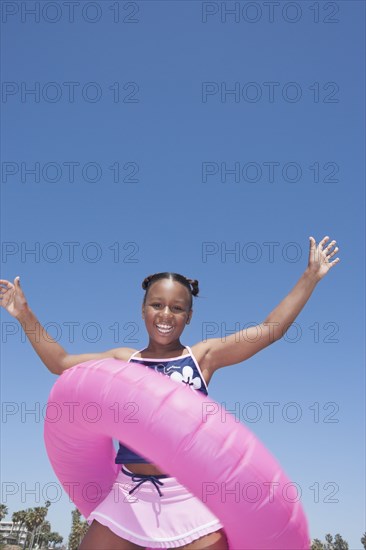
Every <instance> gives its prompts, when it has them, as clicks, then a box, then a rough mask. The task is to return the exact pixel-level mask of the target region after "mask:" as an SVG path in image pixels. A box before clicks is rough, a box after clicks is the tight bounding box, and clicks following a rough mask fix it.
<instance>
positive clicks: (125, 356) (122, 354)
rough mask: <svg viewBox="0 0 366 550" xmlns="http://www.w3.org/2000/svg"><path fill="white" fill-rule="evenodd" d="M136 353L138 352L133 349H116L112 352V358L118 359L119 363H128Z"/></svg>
mask: <svg viewBox="0 0 366 550" xmlns="http://www.w3.org/2000/svg"><path fill="white" fill-rule="evenodd" d="M136 351H138V350H137V349H134V348H116V349H115V350H114V358H115V359H120V360H121V361H128V360H129V358H130V357H131V355H132V354H133V353H135V352H136Z"/></svg>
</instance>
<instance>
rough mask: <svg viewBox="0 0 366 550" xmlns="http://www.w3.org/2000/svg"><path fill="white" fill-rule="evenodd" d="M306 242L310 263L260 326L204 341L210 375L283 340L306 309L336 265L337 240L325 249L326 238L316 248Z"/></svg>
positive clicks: (312, 239)
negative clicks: (304, 308)
mask: <svg viewBox="0 0 366 550" xmlns="http://www.w3.org/2000/svg"><path fill="white" fill-rule="evenodd" d="M309 240H310V243H309V244H310V250H309V260H308V266H307V268H306V270H305V272H304V273H303V274H302V276H301V277H300V279H299V280H298V282H297V283H296V285H295V286H294V287H293V289H292V290H291V291H290V292H289V294H288V295H287V296H286V297H285V298H284V299H283V300H282V302H280V303H279V304H278V306H277V307H276V308H275V309H274V310H273V311H272V312H271V313H270V314H269V315H267V317H266V318H265V320H264V321H263V322H262V323H260V324H259V325H256V326H254V327H250V328H248V329H246V330H242V331H239V332H237V333H235V334H232V335H230V336H228V337H227V338H225V340H224V341H223V340H222V339H221V338H212V339H210V340H208V341H207V342H206V346H207V352H206V353H207V363H208V365H209V368H210V371H211V372H214V371H215V370H216V369H219V368H221V367H226V366H229V365H234V364H236V363H240V362H242V361H245V360H246V359H248V358H249V357H252V356H253V355H255V354H256V353H258V352H259V351H261V350H262V349H264V348H265V347H267V346H268V345H269V344H273V342H275V341H276V340H279V339H280V338H282V336H284V334H285V332H286V330H287V329H288V327H289V326H290V325H291V324H292V323H293V322H294V320H295V319H296V317H297V316H298V315H299V313H300V311H301V310H302V309H303V307H304V306H305V304H306V302H307V301H308V299H309V298H310V296H311V294H312V292H313V290H314V288H315V286H316V285H317V283H318V282H319V281H320V280H321V279H322V278H323V277H324V276H325V275H326V274H327V273H328V271H329V269H330V268H332V267H333V266H334V265H336V263H338V262H339V258H336V259H335V260H333V261H332V262H330V261H329V260H330V259H331V258H332V257H333V256H334V255H335V254H336V253H337V252H338V250H339V249H338V247H336V248H334V249H333V250H332V248H333V247H334V245H335V243H336V241H332V242H330V243H329V244H328V245H327V246H325V245H326V242H327V241H329V237H324V238H323V239H322V240H321V241H320V243H319V244H318V246H316V242H315V239H314V238H313V237H309Z"/></svg>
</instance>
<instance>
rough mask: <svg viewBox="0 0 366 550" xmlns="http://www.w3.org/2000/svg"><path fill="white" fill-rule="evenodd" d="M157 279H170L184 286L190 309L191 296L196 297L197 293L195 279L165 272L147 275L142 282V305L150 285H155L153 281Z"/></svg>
mask: <svg viewBox="0 0 366 550" xmlns="http://www.w3.org/2000/svg"><path fill="white" fill-rule="evenodd" d="M159 279H170V280H171V281H177V282H178V283H181V284H182V285H184V286H185V287H186V288H187V289H188V290H189V293H190V296H191V304H190V309H191V308H192V296H197V295H198V292H199V288H198V281H197V279H188V278H187V277H184V275H179V273H170V272H167V271H165V272H164V273H154V274H153V275H148V276H147V277H145V279H144V280H143V281H142V285H141V286H142V288H143V289H144V290H145V296H144V302H143V303H144V304H145V302H146V296H147V292H148V290H149V287H150V285H151V284H152V283H155V281H159Z"/></svg>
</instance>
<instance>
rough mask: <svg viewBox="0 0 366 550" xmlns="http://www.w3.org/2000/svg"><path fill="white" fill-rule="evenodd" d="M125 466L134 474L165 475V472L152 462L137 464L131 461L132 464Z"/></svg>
mask: <svg viewBox="0 0 366 550" xmlns="http://www.w3.org/2000/svg"><path fill="white" fill-rule="evenodd" d="M126 467H127V469H128V470H130V471H131V472H133V473H134V474H137V475H138V474H143V475H151V476H157V475H161V474H164V475H167V476H169V474H167V473H166V472H162V471H161V470H159V469H158V468H157V467H156V466H154V464H139V463H135V462H134V463H132V464H126Z"/></svg>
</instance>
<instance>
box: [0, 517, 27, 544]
mask: <svg viewBox="0 0 366 550" xmlns="http://www.w3.org/2000/svg"><path fill="white" fill-rule="evenodd" d="M19 526H20V523H14V522H13V521H0V535H1V537H2V540H3V542H5V544H15V543H16V540H17V537H18V530H19ZM27 533H28V530H27V528H26V526H25V525H24V523H23V526H22V528H21V530H20V533H19V542H18V544H19V546H23V544H24V541H25V538H26V536H27Z"/></svg>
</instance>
